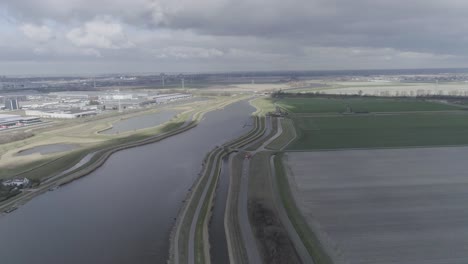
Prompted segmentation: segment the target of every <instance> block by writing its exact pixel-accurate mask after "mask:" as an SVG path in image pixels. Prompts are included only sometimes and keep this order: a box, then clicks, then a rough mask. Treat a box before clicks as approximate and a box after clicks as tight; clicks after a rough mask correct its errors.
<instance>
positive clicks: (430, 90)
mask: <svg viewBox="0 0 468 264" xmlns="http://www.w3.org/2000/svg"><path fill="white" fill-rule="evenodd" d="M333 84H335V83H333ZM333 84H331V85H333ZM339 85H345V87H336V88H325V89H323V90H322V91H323V92H324V93H328V94H348V95H351V94H358V93H359V92H360V91H362V94H363V95H372V96H416V95H457V96H466V95H468V83H443V84H435V83H418V84H410V83H401V84H400V85H399V84H396V83H391V84H385V83H383V84H380V83H369V84H365V83H352V82H350V83H347V84H345V83H340V84H339ZM346 86H348V87H346Z"/></svg>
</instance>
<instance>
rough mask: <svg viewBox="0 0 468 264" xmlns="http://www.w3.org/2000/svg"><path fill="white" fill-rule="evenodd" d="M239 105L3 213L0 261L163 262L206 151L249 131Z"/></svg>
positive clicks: (245, 107) (246, 110)
mask: <svg viewBox="0 0 468 264" xmlns="http://www.w3.org/2000/svg"><path fill="white" fill-rule="evenodd" d="M253 111H254V108H253V107H252V106H250V105H249V104H248V102H245V101H243V102H238V103H236V104H233V105H230V106H228V107H226V108H225V109H223V110H217V111H214V112H210V113H208V114H207V115H206V116H205V118H204V120H203V121H202V122H201V123H200V124H199V125H198V126H197V127H195V128H193V129H191V130H189V131H187V132H185V133H182V134H179V135H176V136H173V137H170V138H168V139H165V140H163V141H161V142H157V143H153V144H149V145H145V146H141V147H137V148H131V149H127V150H123V151H120V152H117V153H115V154H114V155H112V156H111V157H110V158H109V159H108V160H107V162H106V163H105V164H104V165H103V166H102V167H100V168H99V169H98V170H96V171H94V172H93V173H91V174H90V175H88V176H86V177H84V178H82V179H80V180H77V181H75V182H73V183H72V184H69V185H66V186H64V187H62V188H59V189H58V190H56V191H53V192H48V193H46V194H44V195H40V196H39V197H37V198H35V199H33V200H32V201H30V202H29V203H27V204H26V205H24V206H22V207H20V208H19V209H18V210H16V211H14V212H12V213H10V214H8V215H6V216H3V217H0V262H1V263H8V264H17V263H18V264H19V263H21V264H22V263H50V264H55V263H57V264H58V263H60V264H62V263H68V264H73V263H77V264H78V263H79V264H82V263H96V264H98V263H99V264H106V263H109V264H110V263H112V264H119V263H132V264H133V263H138V264H140V263H143V264H144V263H153V264H154V263H165V261H166V259H167V256H168V251H169V235H170V231H171V228H172V226H173V224H174V219H175V217H176V216H177V213H178V210H179V208H180V207H181V205H182V201H183V200H184V198H185V196H186V194H187V191H188V189H189V188H190V187H191V185H192V183H193V182H194V181H195V179H196V177H197V174H198V173H199V171H200V169H201V163H202V160H203V158H204V156H205V154H206V153H207V152H208V151H210V150H211V149H212V148H213V147H215V146H216V145H220V144H222V143H224V142H226V141H228V140H230V139H234V138H236V137H238V136H240V135H241V134H243V133H245V132H247V131H248V130H249V129H250V128H251V127H248V126H244V125H245V124H246V123H250V122H249V116H250V113H252V112H253Z"/></svg>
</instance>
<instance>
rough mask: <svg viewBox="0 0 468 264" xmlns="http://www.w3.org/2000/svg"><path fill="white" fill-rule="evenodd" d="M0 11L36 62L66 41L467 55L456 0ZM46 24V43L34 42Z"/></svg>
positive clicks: (138, 48)
mask: <svg viewBox="0 0 468 264" xmlns="http://www.w3.org/2000/svg"><path fill="white" fill-rule="evenodd" d="M0 11H2V12H1V13H0V14H3V16H4V17H6V20H8V21H13V22H10V23H11V24H12V25H13V24H15V23H16V25H17V27H18V28H20V29H24V28H27V29H29V31H27V32H25V30H23V33H24V34H26V35H27V36H29V37H31V36H32V39H33V40H35V41H36V42H35V43H36V44H37V45H40V46H39V47H34V49H35V50H36V52H32V53H31V52H30V53H28V54H39V55H40V56H41V59H43V58H44V57H46V56H47V54H51V56H52V52H51V51H53V50H55V49H56V48H57V49H59V50H60V49H63V47H64V46H66V45H71V46H72V47H70V48H66V49H65V51H61V53H60V54H65V55H66V57H67V58H68V57H70V56H71V57H73V55H72V53H73V52H75V53H76V52H77V54H78V55H83V54H85V55H87V56H91V57H92V56H93V55H94V57H100V58H102V59H103V60H104V59H106V58H111V59H122V58H130V57H132V54H138V56H139V57H145V55H144V54H153V55H154V56H155V58H158V59H162V58H164V59H165V60H169V58H171V57H174V58H176V59H177V60H180V59H190V58H196V59H200V58H203V59H208V58H217V59H226V58H228V59H234V58H236V63H240V62H239V61H238V60H240V59H244V60H245V63H248V62H249V61H248V57H249V56H253V55H255V56H257V57H255V58H262V59H264V60H265V61H267V59H266V58H270V59H271V60H276V61H280V62H281V63H284V62H285V61H288V60H289V61H293V60H298V62H299V61H300V62H301V63H303V64H301V65H302V66H304V67H308V66H310V65H309V64H308V60H313V59H314V57H310V58H305V59H304V58H302V57H303V56H312V55H310V54H311V53H310V50H313V51H314V52H313V53H312V54H320V55H321V56H322V55H323V54H328V56H330V58H331V57H332V56H334V54H341V55H343V56H344V55H346V54H349V56H354V57H350V58H351V59H352V60H350V61H355V62H356V63H359V58H362V57H360V56H363V55H362V54H363V53H362V52H355V51H353V49H359V50H364V49H368V52H367V53H366V54H373V55H374V56H376V57H375V58H377V59H378V58H385V60H382V63H383V64H379V65H382V66H381V67H386V66H387V65H389V66H391V67H398V65H396V64H397V63H398V61H394V64H390V62H391V61H392V58H403V57H405V56H406V57H411V58H413V61H414V62H417V61H416V59H414V58H418V59H421V58H424V59H425V60H427V59H428V58H434V56H441V57H440V58H443V59H444V60H445V63H446V64H450V61H449V60H450V58H451V57H450V56H448V55H456V56H460V57H464V56H468V49H467V47H468V16H466V14H467V13H468V2H466V1H460V0H446V1H442V0H424V1H423V0H412V1H408V0H405V1H403V0H385V1H384V0H352V1H351V0H290V1H284V0H283V1H280V0H197V1H193V0H100V1H94V0H68V1H63V0H2V1H1V3H0ZM6 20H5V21H6ZM24 25H26V26H24ZM7 27H8V26H4V30H5V28H7ZM12 27H13V26H12ZM0 29H1V27H0ZM49 29H50V35H51V37H50V41H49V42H50V43H52V44H50V43H45V41H43V40H42V41H41V43H39V42H38V40H39V39H41V38H40V37H39V36H40V33H41V32H47V31H48V30H49ZM187 32H190V34H188V33H187ZM161 35H162V36H161ZM42 39H49V38H42ZM38 43H39V44H38ZM119 43H120V44H119ZM122 43H124V44H125V43H127V44H128V45H127V44H126V45H121V44H122ZM5 45H7V44H5ZM1 46H2V42H1V40H0V47H1ZM329 48H335V49H336V52H330V49H329ZM320 49H323V50H324V52H320ZM327 52H328V53H327ZM379 52H380V54H379ZM60 54H59V55H57V54H55V55H53V56H55V57H56V56H60ZM247 54H249V55H247ZM409 54H412V55H409ZM416 54H419V55H418V56H416ZM39 55H38V56H39ZM65 55H64V56H65ZM236 56H237V57H236ZM314 56H316V55H314ZM146 57H147V56H146ZM440 58H438V59H440ZM321 59H323V60H326V58H325V57H323V56H322V57H321ZM331 59H332V60H335V59H336V58H331ZM362 59H366V60H370V57H369V56H368V55H366V57H365V58H362ZM438 59H437V61H436V62H439V61H438ZM252 60H253V59H252ZM165 62H166V61H165ZM231 62H232V61H231ZM166 63H169V61H167V62H166ZM219 63H220V62H219V61H217V62H216V65H218V64H219ZM387 63H388V64H387ZM421 63H422V62H421ZM366 65H368V61H366ZM299 66H300V65H299ZM316 66H318V67H320V65H316ZM350 66H351V65H350ZM434 66H435V67H436V66H438V65H434ZM259 67H261V65H259ZM337 68H339V67H337Z"/></svg>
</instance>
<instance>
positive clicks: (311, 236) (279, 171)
mask: <svg viewBox="0 0 468 264" xmlns="http://www.w3.org/2000/svg"><path fill="white" fill-rule="evenodd" d="M274 159H275V172H276V173H275V174H276V182H277V186H278V190H279V195H280V197H281V200H282V202H283V206H284V208H285V210H286V212H287V214H288V217H289V220H290V221H291V223H292V224H293V226H294V229H295V230H296V232H297V234H298V235H299V237H300V238H301V240H302V243H303V244H304V246H305V247H306V249H307V251H308V252H309V254H310V256H311V257H312V259H313V260H314V262H315V263H316V264H331V263H333V262H332V260H331V258H330V256H329V255H328V254H327V253H326V251H325V250H324V248H323V246H322V245H321V242H320V240H319V239H318V238H317V236H316V235H315V233H314V232H313V231H312V230H311V228H310V227H309V225H308V224H307V222H306V221H305V218H304V216H303V215H302V213H301V211H300V210H299V208H298V207H297V205H296V202H295V201H294V198H293V194H292V193H291V189H290V185H289V181H288V178H287V176H286V173H285V170H284V167H283V163H282V155H281V154H279V155H276V156H275V158H274Z"/></svg>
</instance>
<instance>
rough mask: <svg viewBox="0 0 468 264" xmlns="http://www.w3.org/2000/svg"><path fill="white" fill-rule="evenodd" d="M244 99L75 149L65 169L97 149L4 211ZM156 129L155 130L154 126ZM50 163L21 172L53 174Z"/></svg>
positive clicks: (4, 206) (0, 207)
mask: <svg viewBox="0 0 468 264" xmlns="http://www.w3.org/2000/svg"><path fill="white" fill-rule="evenodd" d="M243 99H245V96H240V97H230V98H227V99H224V100H221V101H219V102H218V103H217V104H214V105H209V106H206V107H200V108H198V109H193V110H191V111H186V112H184V113H182V114H180V115H179V116H178V117H177V118H176V119H175V120H173V121H171V122H168V123H166V124H165V125H164V126H162V127H160V128H159V130H158V132H159V134H156V135H151V134H150V133H149V131H145V133H144V134H140V135H132V136H129V137H126V138H122V139H119V140H115V141H112V142H111V143H107V144H103V145H101V146H97V147H94V148H91V149H88V150H87V151H86V152H84V151H81V152H78V153H74V154H73V155H72V156H71V157H68V158H70V159H71V158H72V159H74V160H76V162H74V163H68V165H69V166H68V167H67V168H64V169H63V171H64V170H66V169H68V168H70V167H72V166H73V165H74V164H75V163H77V162H79V160H81V159H82V158H84V157H85V156H86V155H87V154H88V153H90V152H95V154H94V156H93V157H92V159H91V160H90V161H89V162H88V163H86V164H84V165H82V166H80V167H79V168H77V169H75V170H73V171H70V172H68V173H66V174H65V175H62V177H59V178H57V179H55V180H53V181H50V182H47V183H46V184H41V185H39V186H38V187H37V188H35V189H30V190H27V191H24V192H23V193H22V194H20V195H18V196H15V197H14V198H11V199H9V200H6V201H4V202H2V203H0V211H4V210H6V209H7V208H10V207H12V206H18V205H22V204H24V203H26V202H28V201H29V200H31V199H32V198H34V197H36V196H37V195H39V194H42V193H44V192H46V191H48V190H49V189H50V188H54V187H55V186H59V185H65V184H68V183H70V182H72V181H74V180H76V179H79V178H81V177H83V176H86V175H88V174H89V173H91V172H93V171H95V170H96V169H97V168H99V167H100V166H102V165H103V164H104V163H105V162H106V160H107V159H108V158H109V157H110V156H111V155H112V154H114V153H115V152H118V151H121V150H124V149H128V148H133V147H137V146H141V145H145V144H150V143H154V142H157V141H160V140H163V139H165V138H168V137H171V136H174V135H177V134H180V133H183V132H186V131H188V130H190V129H191V128H194V127H195V126H196V125H197V124H198V123H199V122H200V121H201V120H202V118H203V116H204V115H205V114H206V113H208V112H210V111H213V110H215V109H220V108H223V107H226V106H227V105H230V104H232V103H234V102H237V101H239V100H243ZM152 132H153V133H154V130H153V131H152ZM77 157H79V158H77ZM53 161H54V162H56V163H57V161H60V160H59V159H56V160H53ZM48 164H50V163H47V164H46V165H42V166H38V167H36V168H33V169H31V170H29V171H27V172H25V173H22V174H21V175H22V176H23V177H27V175H29V174H33V173H38V170H42V173H47V170H51V171H50V172H49V174H51V173H52V171H53V169H54V167H53V166H52V167H49V168H48V167H47V165H48ZM44 170H45V172H44ZM59 173H60V172H57V171H55V174H59Z"/></svg>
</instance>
